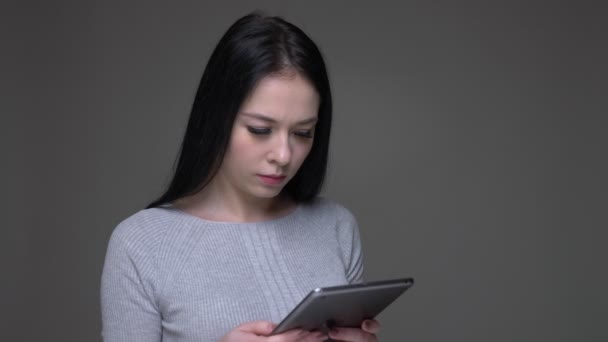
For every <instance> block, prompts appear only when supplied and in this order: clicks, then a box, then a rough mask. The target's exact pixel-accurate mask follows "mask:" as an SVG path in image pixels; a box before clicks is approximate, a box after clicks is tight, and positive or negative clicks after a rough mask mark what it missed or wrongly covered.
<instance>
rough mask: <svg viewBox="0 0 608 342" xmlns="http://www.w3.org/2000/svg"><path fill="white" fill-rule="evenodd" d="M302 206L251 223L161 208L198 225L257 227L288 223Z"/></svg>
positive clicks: (165, 207)
mask: <svg viewBox="0 0 608 342" xmlns="http://www.w3.org/2000/svg"><path fill="white" fill-rule="evenodd" d="M302 206H303V205H302V204H301V203H298V204H297V205H296V206H295V208H294V209H292V210H291V211H290V212H288V213H287V214H285V215H283V216H279V217H276V218H273V219H269V220H262V221H251V222H237V221H213V220H207V219H204V218H202V217H199V216H196V215H192V214H190V213H187V212H185V211H183V210H181V209H178V208H176V207H174V206H173V205H172V204H170V203H168V204H165V205H163V206H161V208H163V209H167V210H170V211H172V212H174V213H176V214H177V215H179V216H182V217H187V218H189V219H190V220H193V221H195V222H200V223H204V224H207V225H209V224H211V225H223V226H259V225H268V224H275V223H279V222H283V221H288V220H290V219H292V218H293V217H296V216H297V215H298V214H299V212H300V211H301V210H302Z"/></svg>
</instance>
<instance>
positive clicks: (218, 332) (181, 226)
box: [101, 198, 363, 342]
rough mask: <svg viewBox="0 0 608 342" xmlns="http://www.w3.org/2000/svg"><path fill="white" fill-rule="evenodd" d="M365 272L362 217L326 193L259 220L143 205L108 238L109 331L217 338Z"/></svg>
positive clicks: (107, 335)
mask: <svg viewBox="0 0 608 342" xmlns="http://www.w3.org/2000/svg"><path fill="white" fill-rule="evenodd" d="M362 272H363V262H362V258H361V243H360V240H359V231H358V227H357V223H356V221H355V218H354V217H353V215H352V214H351V213H350V212H349V211H348V210H347V209H345V208H344V207H342V206H341V205H339V204H337V203H335V202H333V201H330V200H327V199H321V198H318V199H316V200H315V201H314V202H313V203H311V204H300V205H299V206H298V207H297V208H296V209H295V210H294V211H292V212H291V213H289V214H288V215H286V216H284V217H281V218H278V219H274V220H270V221H264V222H252V223H233V222H215V221H207V220H204V219H201V218H199V217H196V216H193V215H190V214H187V213H185V212H183V211H181V210H179V209H176V208H174V207H171V206H165V207H159V208H151V209H145V210H141V211H139V212H137V213H135V214H134V215H132V216H130V217H129V218H127V219H125V220H124V221H122V222H121V223H120V224H119V225H118V226H117V227H116V228H115V229H114V231H113V233H112V236H111V238H110V241H109V244H108V250H107V254H106V259H105V264H104V268H103V275H102V281H101V310H102V336H103V340H104V341H105V342H118V341H125V342H126V341H128V342H160V341H163V342H186V341H191V342H206V341H218V340H219V339H221V337H222V336H224V335H225V334H226V333H227V332H228V331H230V330H232V329H234V328H235V327H236V326H238V325H239V324H241V323H244V322H249V321H255V320H268V321H272V322H275V323H278V322H280V321H281V320H282V319H283V317H285V316H286V315H287V314H288V313H289V312H290V311H291V309H293V308H294V307H295V305H296V304H297V303H298V302H299V301H300V300H301V299H302V298H304V296H305V295H306V294H308V292H310V291H311V290H312V289H314V288H316V287H322V286H332V285H341V284H346V283H356V282H360V281H362Z"/></svg>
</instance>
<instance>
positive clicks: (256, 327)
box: [237, 321, 276, 336]
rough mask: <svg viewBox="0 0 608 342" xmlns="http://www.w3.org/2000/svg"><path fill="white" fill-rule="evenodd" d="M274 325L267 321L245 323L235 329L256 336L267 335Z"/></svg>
mask: <svg viewBox="0 0 608 342" xmlns="http://www.w3.org/2000/svg"><path fill="white" fill-rule="evenodd" d="M275 326H276V324H274V323H272V322H269V321H253V322H246V323H243V324H241V325H239V326H238V327H237V330H240V331H243V332H247V333H252V334H256V335H263V336H267V335H269V334H270V333H271V332H272V330H274V328H275Z"/></svg>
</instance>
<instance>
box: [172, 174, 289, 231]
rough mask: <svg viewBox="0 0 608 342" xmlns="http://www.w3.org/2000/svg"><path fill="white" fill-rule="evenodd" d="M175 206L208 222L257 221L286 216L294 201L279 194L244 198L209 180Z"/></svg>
mask: <svg viewBox="0 0 608 342" xmlns="http://www.w3.org/2000/svg"><path fill="white" fill-rule="evenodd" d="M174 206H176V207H177V208H179V209H181V210H183V211H185V212H187V213H189V214H191V215H194V216H197V217H200V218H203V219H205V220H209V221H221V222H257V221H267V220H271V219H274V218H278V217H281V216H284V215H286V214H287V213H289V212H290V211H291V210H293V208H294V207H295V202H293V200H291V199H290V198H288V196H286V195H282V194H281V195H279V196H276V197H272V198H257V197H252V196H244V195H243V194H237V193H234V192H233V191H228V190H227V189H223V188H222V187H221V186H219V184H217V183H214V182H213V181H212V182H210V183H209V184H207V186H205V188H203V189H202V190H201V191H199V192H198V193H196V194H194V195H192V196H188V197H184V198H182V199H179V200H178V201H176V202H175V203H174Z"/></svg>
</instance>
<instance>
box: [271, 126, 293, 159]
mask: <svg viewBox="0 0 608 342" xmlns="http://www.w3.org/2000/svg"><path fill="white" fill-rule="evenodd" d="M291 155H292V151H291V144H290V142H289V137H288V136H284V135H279V134H277V135H276V136H275V139H274V141H273V142H272V146H271V150H270V153H269V154H268V161H269V162H271V163H276V164H278V165H279V166H286V165H287V164H289V162H290V161H291Z"/></svg>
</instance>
